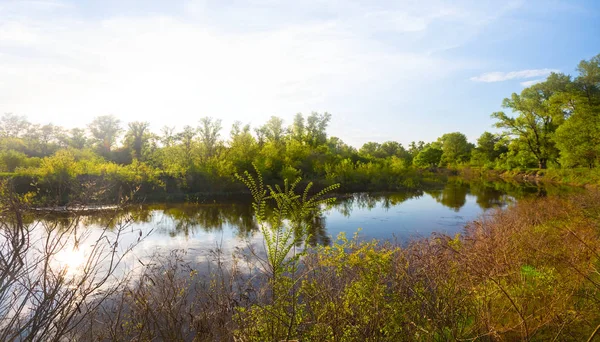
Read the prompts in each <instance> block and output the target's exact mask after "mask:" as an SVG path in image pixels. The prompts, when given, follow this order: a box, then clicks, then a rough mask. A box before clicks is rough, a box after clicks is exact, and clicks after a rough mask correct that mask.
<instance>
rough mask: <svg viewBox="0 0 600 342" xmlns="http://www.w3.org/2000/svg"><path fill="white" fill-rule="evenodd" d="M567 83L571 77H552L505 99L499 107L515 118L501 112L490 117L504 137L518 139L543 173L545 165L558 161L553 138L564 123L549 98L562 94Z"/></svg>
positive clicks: (554, 74)
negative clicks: (501, 130) (504, 132)
mask: <svg viewBox="0 0 600 342" xmlns="http://www.w3.org/2000/svg"><path fill="white" fill-rule="evenodd" d="M570 83H571V78H570V76H567V75H564V74H556V73H552V74H551V75H550V76H548V79H547V80H546V81H545V82H542V83H538V84H535V85H533V86H531V87H528V88H525V89H523V91H522V92H521V94H520V95H519V94H516V93H513V94H512V96H511V98H506V99H504V101H503V103H502V106H503V107H504V108H509V109H511V110H512V111H513V112H514V113H516V114H517V115H516V117H510V116H508V115H507V114H505V113H504V112H496V113H493V114H492V118H494V119H496V120H497V122H496V124H495V125H496V127H498V128H503V129H505V130H506V132H507V134H509V135H511V136H513V137H515V138H516V139H517V141H518V142H519V146H520V148H523V149H526V150H528V151H529V152H531V153H532V154H533V155H534V156H535V158H536V159H537V161H538V167H539V168H540V169H545V168H546V167H547V164H548V161H554V160H556V159H557V157H558V150H557V148H556V146H555V144H554V140H553V135H554V132H555V131H556V128H557V127H558V126H559V125H560V124H561V123H562V122H563V121H564V112H563V110H562V108H561V107H560V106H557V105H556V103H555V102H554V101H552V96H554V95H556V94H559V93H561V92H563V91H565V90H566V88H567V87H568V86H569V84H570Z"/></svg>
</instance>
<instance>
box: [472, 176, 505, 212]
mask: <svg viewBox="0 0 600 342" xmlns="http://www.w3.org/2000/svg"><path fill="white" fill-rule="evenodd" d="M470 191H471V194H472V195H473V196H475V197H476V202H477V205H479V207H480V208H481V209H490V208H497V207H503V206H504V205H506V203H507V201H508V198H507V196H506V194H505V193H504V192H503V191H501V190H498V189H496V188H494V187H492V186H489V185H488V184H486V183H484V182H473V183H470Z"/></svg>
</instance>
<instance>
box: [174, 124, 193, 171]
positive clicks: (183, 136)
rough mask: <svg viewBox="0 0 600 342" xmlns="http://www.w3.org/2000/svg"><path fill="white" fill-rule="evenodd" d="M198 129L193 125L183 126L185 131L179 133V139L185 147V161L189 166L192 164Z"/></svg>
mask: <svg viewBox="0 0 600 342" xmlns="http://www.w3.org/2000/svg"><path fill="white" fill-rule="evenodd" d="M196 135H197V131H196V129H194V128H193V127H192V126H189V125H186V126H185V127H183V131H181V132H180V133H178V134H177V140H179V141H181V145H182V148H183V156H184V159H185V163H186V164H187V165H188V166H189V165H191V164H192V156H193V148H194V140H195V138H196Z"/></svg>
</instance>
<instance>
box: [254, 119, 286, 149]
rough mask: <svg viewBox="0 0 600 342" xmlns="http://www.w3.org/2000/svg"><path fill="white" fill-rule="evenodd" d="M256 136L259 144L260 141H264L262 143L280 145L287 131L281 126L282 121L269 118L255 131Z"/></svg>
mask: <svg viewBox="0 0 600 342" xmlns="http://www.w3.org/2000/svg"><path fill="white" fill-rule="evenodd" d="M257 134H258V135H259V142H260V141H261V139H264V141H268V142H272V143H275V144H281V143H283V139H284V137H285V135H286V134H287V130H286V129H285V128H284V126H283V119H281V118H279V117H277V116H271V118H270V119H269V121H267V122H266V123H265V124H264V125H263V126H262V127H261V128H260V129H258V130H257Z"/></svg>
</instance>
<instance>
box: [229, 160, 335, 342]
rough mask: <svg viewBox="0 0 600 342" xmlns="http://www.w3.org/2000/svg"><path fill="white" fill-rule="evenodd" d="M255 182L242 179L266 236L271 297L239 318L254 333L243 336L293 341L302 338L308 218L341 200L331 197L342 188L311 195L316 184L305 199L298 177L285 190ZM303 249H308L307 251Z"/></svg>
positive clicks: (250, 178)
mask: <svg viewBox="0 0 600 342" xmlns="http://www.w3.org/2000/svg"><path fill="white" fill-rule="evenodd" d="M255 170H256V173H257V176H256V177H253V176H252V175H251V174H250V173H249V172H247V171H246V172H244V175H243V176H241V175H239V174H236V178H237V179H239V180H240V181H242V182H243V183H244V184H245V185H246V186H247V187H248V189H249V190H250V193H251V194H252V198H253V203H252V207H253V209H254V211H255V215H256V220H257V222H258V224H259V227H260V232H261V233H262V234H263V238H264V243H265V249H266V254H267V258H266V262H264V263H263V266H264V268H265V270H266V273H267V276H268V278H269V282H270V284H269V285H270V298H269V300H268V301H267V303H266V304H265V305H262V306H261V305H254V306H252V307H251V308H250V309H249V310H248V311H246V312H245V311H244V310H239V315H238V319H239V320H243V321H244V322H245V323H246V324H242V325H243V326H245V327H249V328H248V329H250V330H251V331H243V332H240V335H241V336H243V338H244V339H250V340H252V338H256V339H257V340H265V339H268V340H279V339H282V338H283V339H286V340H288V339H290V338H292V337H293V335H294V334H295V333H296V329H295V328H296V327H297V326H298V325H299V323H300V322H299V319H300V317H302V315H301V314H300V311H301V310H302V307H300V306H299V305H298V291H297V288H298V283H299V279H300V278H301V276H298V271H299V270H298V266H299V263H300V259H301V257H302V256H303V255H304V253H305V250H306V248H305V247H306V242H307V241H308V225H307V224H306V218H307V217H308V215H310V214H311V213H313V212H315V211H318V210H320V208H321V206H323V205H327V204H330V203H332V202H333V201H335V198H332V197H326V195H327V194H328V193H330V192H331V191H333V190H335V189H337V188H339V184H335V185H331V186H329V187H326V188H325V189H323V190H321V191H319V192H317V193H316V194H314V195H310V190H311V188H312V182H311V183H308V184H307V186H306V188H305V189H304V191H303V192H302V193H301V194H297V193H296V187H297V186H298V184H299V183H300V181H301V178H297V179H296V180H295V181H294V182H292V183H290V182H288V180H285V182H284V185H283V188H282V187H280V186H279V185H275V186H274V187H272V186H270V185H267V186H265V184H264V182H263V179H262V176H261V174H260V171H259V170H258V168H257V167H256V166H255ZM297 247H303V248H302V249H301V251H298V250H297Z"/></svg>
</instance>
